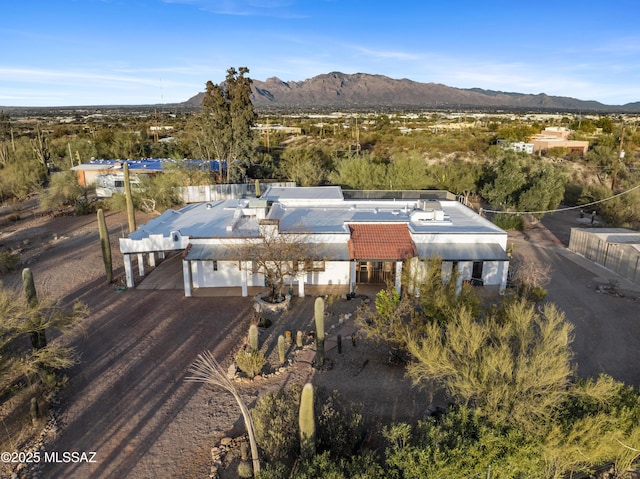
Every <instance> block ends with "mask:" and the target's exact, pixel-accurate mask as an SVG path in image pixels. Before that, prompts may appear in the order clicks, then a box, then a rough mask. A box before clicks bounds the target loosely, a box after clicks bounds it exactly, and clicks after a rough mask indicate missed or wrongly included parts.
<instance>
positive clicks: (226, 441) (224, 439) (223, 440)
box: [220, 437, 233, 446]
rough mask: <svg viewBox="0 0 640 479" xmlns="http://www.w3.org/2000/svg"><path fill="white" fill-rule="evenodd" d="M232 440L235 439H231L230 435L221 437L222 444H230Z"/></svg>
mask: <svg viewBox="0 0 640 479" xmlns="http://www.w3.org/2000/svg"><path fill="white" fill-rule="evenodd" d="M232 442H233V439H231V438H230V437H223V438H222V439H220V445H222V446H228V445H229V444H231V443H232Z"/></svg>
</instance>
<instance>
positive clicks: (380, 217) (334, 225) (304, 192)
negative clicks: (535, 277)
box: [129, 187, 506, 242]
mask: <svg viewBox="0 0 640 479" xmlns="http://www.w3.org/2000/svg"><path fill="white" fill-rule="evenodd" d="M272 190H273V193H274V195H275V196H272V198H276V197H278V198H282V199H283V200H284V201H278V202H275V203H273V204H272V205H271V208H270V209H269V211H268V213H267V215H266V218H267V219H269V220H278V223H279V227H278V228H279V231H280V232H282V233H287V232H289V233H305V234H310V235H316V234H318V235H322V234H332V235H336V234H338V235H340V234H344V235H347V236H348V235H349V234H350V232H349V227H348V225H349V224H350V223H405V224H407V225H408V228H409V231H410V232H411V234H412V236H413V237H414V239H416V241H418V242H419V241H420V239H419V236H420V235H423V234H425V235H429V234H497V235H506V233H505V232H504V231H503V230H502V229H500V228H498V227H497V226H496V225H494V224H493V223H491V222H490V221H489V220H487V219H486V218H483V217H481V216H480V215H478V214H476V213H475V212H473V211H472V210H470V209H469V208H467V207H466V206H464V205H462V204H461V203H459V202H457V201H450V200H449V201H447V200H440V201H437V202H433V205H434V207H435V208H437V209H441V210H442V214H441V216H440V219H430V220H425V221H417V220H416V217H415V215H414V216H413V217H412V213H413V212H415V211H425V210H424V209H423V210H417V208H418V201H419V200H395V201H394V200H344V199H338V195H339V196H340V197H341V196H342V192H341V190H340V188H339V187H329V189H327V188H270V189H269V190H268V191H272ZM294 191H296V193H294ZM277 195H279V196H277ZM261 199H262V200H264V199H265V196H262V197H261ZM263 205H264V203H263V202H254V203H252V204H250V202H249V200H246V199H232V200H223V201H215V202H208V203H194V204H190V205H188V206H185V207H183V208H181V209H180V210H177V211H176V210H168V211H166V212H165V213H163V214H162V215H160V216H158V217H157V218H154V219H153V220H151V221H149V222H148V223H147V224H145V225H142V226H140V227H139V228H138V230H136V231H135V232H133V233H132V234H130V235H129V238H130V239H132V240H141V239H144V238H147V237H149V235H162V236H164V237H169V235H170V234H171V232H172V231H179V232H180V234H181V235H182V236H188V237H191V238H238V237H257V236H259V231H258V226H259V219H258V216H256V214H257V213H261V214H262V217H264V213H265V208H262V209H260V208H253V207H252V206H263ZM423 206H424V205H423ZM310 242H314V240H313V239H310Z"/></svg>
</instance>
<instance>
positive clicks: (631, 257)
mask: <svg viewBox="0 0 640 479" xmlns="http://www.w3.org/2000/svg"><path fill="white" fill-rule="evenodd" d="M569 249H570V250H571V251H574V252H575V253H578V254H581V255H582V256H584V257H585V258H587V259H588V260H591V261H593V262H594V263H598V264H600V265H602V266H604V267H605V268H607V269H609V270H611V271H614V272H615V273H617V274H619V275H620V276H622V277H623V278H626V279H628V280H629V281H632V282H633V283H635V284H638V285H640V232H638V231H633V230H629V229H626V228H584V229H583V228H571V238H570V240H569Z"/></svg>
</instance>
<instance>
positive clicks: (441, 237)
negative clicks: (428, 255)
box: [411, 233, 507, 251]
mask: <svg viewBox="0 0 640 479" xmlns="http://www.w3.org/2000/svg"><path fill="white" fill-rule="evenodd" d="M411 239H412V240H413V242H414V243H415V244H416V246H417V245H419V244H434V243H436V244H441V243H446V244H465V243H480V244H498V245H500V247H502V249H504V250H505V251H506V250H507V234H506V233H504V234H501V235H498V234H477V233H469V234H446V233H437V234H415V233H412V234H411Z"/></svg>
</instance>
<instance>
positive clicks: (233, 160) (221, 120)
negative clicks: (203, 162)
mask: <svg viewBox="0 0 640 479" xmlns="http://www.w3.org/2000/svg"><path fill="white" fill-rule="evenodd" d="M247 73H249V69H248V68H246V67H240V68H239V69H238V70H236V69H235V68H233V67H232V68H229V69H228V70H227V77H226V80H225V82H224V83H222V84H219V85H216V84H214V83H213V82H211V81H208V82H207V85H206V90H205V94H204V99H203V100H202V107H203V113H202V117H201V119H200V138H198V146H199V148H198V149H199V150H200V151H201V153H202V154H203V157H204V158H206V159H210V160H222V161H224V162H226V172H227V174H226V182H227V183H230V182H231V181H233V180H236V179H238V178H239V177H241V176H242V174H243V173H244V170H245V169H246V166H247V165H248V163H250V160H251V157H252V155H253V136H254V135H253V130H252V129H251V127H252V126H254V124H255V122H256V118H257V115H256V113H255V111H254V109H253V104H252V103H251V79H250V78H249V77H247V76H246V74H247Z"/></svg>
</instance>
